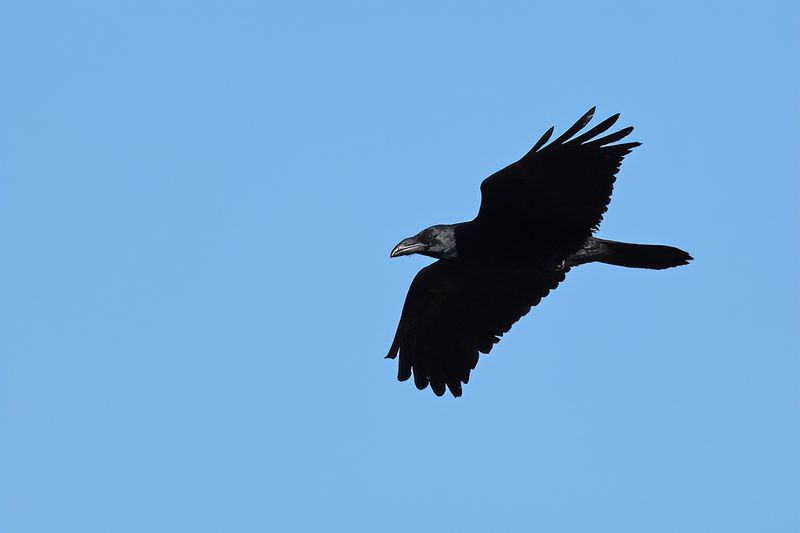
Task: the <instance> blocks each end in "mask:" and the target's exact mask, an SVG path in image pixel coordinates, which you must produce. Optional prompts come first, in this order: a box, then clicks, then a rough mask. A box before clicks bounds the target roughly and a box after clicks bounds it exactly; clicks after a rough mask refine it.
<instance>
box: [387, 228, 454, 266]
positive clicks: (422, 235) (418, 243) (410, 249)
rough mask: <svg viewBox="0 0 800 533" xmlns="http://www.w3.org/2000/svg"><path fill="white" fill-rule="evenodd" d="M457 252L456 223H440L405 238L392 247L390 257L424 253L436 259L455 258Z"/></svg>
mask: <svg viewBox="0 0 800 533" xmlns="http://www.w3.org/2000/svg"><path fill="white" fill-rule="evenodd" d="M456 252H457V251H456V231H455V225H447V224H439V225H437V226H431V227H430V228H426V229H424V230H422V231H420V232H419V233H417V234H416V235H414V236H413V237H409V238H408V239H403V240H402V241H400V243H399V244H398V245H397V246H395V247H394V249H392V253H390V254H389V257H398V256H401V255H411V254H422V255H427V256H430V257H435V258H436V259H454V258H455V257H457V253H456Z"/></svg>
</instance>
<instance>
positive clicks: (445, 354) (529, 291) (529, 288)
mask: <svg viewBox="0 0 800 533" xmlns="http://www.w3.org/2000/svg"><path fill="white" fill-rule="evenodd" d="M594 111H595V108H594V107H593V108H592V109H590V110H589V111H588V112H587V113H586V114H585V115H583V116H582V117H581V118H580V119H579V120H578V121H577V122H576V123H575V124H574V125H573V126H572V127H570V128H569V129H568V130H567V131H565V132H564V133H563V134H562V135H561V136H559V137H558V138H557V139H555V140H554V141H552V142H550V143H549V144H547V141H548V140H550V137H551V136H552V134H553V129H554V128H550V129H549V130H547V131H546V132H545V134H544V135H542V137H541V139H539V141H538V142H537V143H536V144H535V145H534V147H533V148H531V150H530V151H529V152H528V153H527V154H525V155H524V156H523V157H522V159H520V160H519V161H517V162H516V163H512V164H511V165H509V166H507V167H506V168H504V169H502V170H500V171H499V172H496V173H494V174H492V175H491V176H489V177H488V178H486V179H485V180H484V181H483V183H482V184H481V205H480V209H479V211H478V215H477V216H476V217H475V218H474V219H473V220H471V221H469V222H462V223H459V224H439V225H436V226H431V227H429V228H427V229H424V230H422V231H421V232H419V233H418V234H417V235H415V236H413V237H410V238H408V239H404V240H402V241H401V242H400V243H399V244H398V245H397V246H395V247H394V249H393V250H392V252H391V254H390V257H398V256H401V255H410V254H422V255H427V256H430V257H433V258H436V259H438V261H436V262H435V263H433V264H431V265H428V266H427V267H425V268H423V269H422V270H420V271H419V272H418V273H417V275H416V277H415V278H414V281H413V282H412V283H411V287H410V288H409V290H408V295H407V296H406V301H405V304H404V305H403V311H402V313H401V316H400V323H399V325H398V326H397V333H396V334H395V337H394V341H393V342H392V346H391V348H390V349H389V355H387V356H386V357H387V358H389V359H395V358H398V357H399V360H398V372H397V379H399V380H400V381H406V380H407V379H409V378H410V377H411V376H412V374H413V376H414V384H415V385H416V386H417V388H418V389H420V390H422V389H425V388H426V387H427V386H428V385H429V384H430V386H431V389H432V390H433V392H434V393H435V394H436V395H437V396H442V395H443V394H444V393H445V387H447V389H450V392H451V393H452V395H453V396H456V397H458V396H461V393H462V383H463V384H466V383H467V382H469V377H470V372H471V371H472V370H473V369H474V368H475V365H477V364H478V358H479V354H480V353H484V354H488V353H489V352H490V351H491V350H492V347H493V346H494V345H495V344H497V343H498V342H499V341H500V337H501V336H502V335H503V334H504V333H507V332H508V331H509V330H510V329H511V326H512V324H514V323H515V322H516V321H517V320H519V319H520V318H521V317H523V316H525V315H526V314H527V313H528V311H530V309H531V307H533V306H535V305H536V304H538V303H539V302H540V301H541V299H542V298H544V297H545V296H547V295H548V294H549V293H550V291H551V290H553V289H555V288H556V287H557V286H558V284H559V283H561V282H562V281H564V277H565V275H566V274H567V272H568V271H569V270H570V268H572V267H574V266H577V265H582V264H585V263H592V262H595V261H598V262H601V263H607V264H610V265H618V266H623V267H630V268H650V269H656V270H660V269H664V268H670V267H675V266H679V265H685V264H687V263H688V262H689V261H690V260H691V259H692V257H691V256H690V255H689V254H688V253H686V252H684V251H683V250H680V249H678V248H673V247H671V246H660V245H651V244H629V243H623V242H616V241H608V240H604V239H598V238H596V237H593V236H592V234H593V233H594V232H595V231H597V229H598V227H599V225H600V222H601V221H602V219H603V214H604V213H605V212H606V209H607V208H608V204H609V201H610V200H611V192H612V189H613V184H614V180H615V176H616V174H617V172H618V171H619V167H620V164H621V163H622V160H623V158H624V157H625V156H626V155H627V154H628V153H630V151H631V150H632V149H633V148H635V147H637V146H639V144H640V143H638V142H626V143H617V142H618V141H620V140H621V139H623V138H625V137H627V136H628V135H629V134H630V133H631V131H633V128H632V127H628V128H624V129H621V130H619V131H616V132H614V133H610V134H605V133H606V131H608V130H609V129H610V128H611V127H612V126H613V125H614V123H615V122H616V121H617V119H618V118H619V114H616V115H614V116H612V117H609V118H608V119H606V120H604V121H602V122H600V123H599V124H597V125H596V126H594V127H592V128H591V129H589V130H587V131H585V132H583V133H580V134H579V135H577V136H576V134H578V133H579V132H581V130H582V129H583V128H584V127H585V126H586V125H587V124H588V123H589V121H590V120H591V119H592V116H593V115H594ZM603 134H605V135H603ZM601 135H602V136H601ZM615 143H617V144H615Z"/></svg>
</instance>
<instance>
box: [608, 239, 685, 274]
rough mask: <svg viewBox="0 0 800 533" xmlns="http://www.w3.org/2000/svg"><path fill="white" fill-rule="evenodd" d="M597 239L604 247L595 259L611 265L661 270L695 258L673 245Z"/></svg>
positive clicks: (683, 263)
mask: <svg viewBox="0 0 800 533" xmlns="http://www.w3.org/2000/svg"><path fill="white" fill-rule="evenodd" d="M595 240H596V241H597V243H598V244H600V245H601V249H602V253H599V254H597V256H596V257H595V261H600V262H601V263H607V264H609V265H617V266H623V267H629V268H652V269H655V270H661V269H664V268H670V267H676V266H681V265H686V264H688V263H689V261H691V260H692V259H693V258H692V256H691V255H689V254H688V253H686V252H684V251H683V250H681V249H679V248H673V247H672V246H662V245H658V244H630V243H627V242H617V241H606V240H604V239H595Z"/></svg>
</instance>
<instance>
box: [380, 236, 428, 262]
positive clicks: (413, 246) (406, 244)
mask: <svg viewBox="0 0 800 533" xmlns="http://www.w3.org/2000/svg"><path fill="white" fill-rule="evenodd" d="M426 248H427V247H426V246H425V245H424V244H422V243H421V242H419V241H418V240H416V238H414V237H409V238H408V239H403V240H402V241H400V244H398V245H397V246H395V247H394V248H393V249H392V253H390V254H389V257H399V256H401V255H411V254H416V253H419V252H422V251H424V250H425V249H426Z"/></svg>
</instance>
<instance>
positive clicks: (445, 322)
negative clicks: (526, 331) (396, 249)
mask: <svg viewBox="0 0 800 533" xmlns="http://www.w3.org/2000/svg"><path fill="white" fill-rule="evenodd" d="M565 274H566V271H561V272H553V271H550V272H544V271H540V270H537V269H533V268H527V267H526V268H508V267H500V266H495V267H489V266H478V265H474V264H465V263H464V262H461V261H448V260H441V261H437V262H435V263H433V264H431V265H429V266H427V267H425V268H423V269H422V270H420V271H419V273H418V274H417V275H416V277H415V278H414V281H413V282H412V283H411V287H410V289H409V290H408V295H407V296H406V301H405V304H404V305H403V312H402V315H401V317H400V324H399V325H398V327H397V333H396V335H395V338H394V342H393V343H392V347H391V348H390V350H389V355H387V357H388V358H390V359H394V358H395V357H397V356H398V354H399V356H400V359H399V364H398V372H397V379H399V380H400V381H405V380H407V379H409V378H410V377H411V375H412V373H413V375H414V383H415V384H416V386H417V388H418V389H420V390H422V389H424V388H425V387H427V386H428V383H430V385H431V388H432V389H433V392H434V393H435V394H436V395H437V396H441V395H442V394H444V392H445V385H446V386H447V388H449V389H450V392H451V393H452V394H453V396H456V397H457V396H461V392H462V391H461V384H462V383H467V382H468V381H469V375H470V372H471V371H472V369H474V368H475V365H477V364H478V357H479V352H481V353H485V354H486V353H489V351H490V350H491V349H492V346H493V345H494V344H496V343H497V342H499V341H500V337H501V336H502V335H503V334H504V333H506V332H507V331H508V330H510V329H511V326H512V324H514V323H515V322H516V321H517V320H519V319H520V318H521V317H522V316H524V315H525V314H527V313H528V311H530V308H531V307H533V306H535V305H536V304H538V303H539V302H540V301H541V299H542V298H544V297H545V296H547V294H548V293H549V292H550V291H551V290H552V289H555V288H556V287H557V286H558V284H559V283H560V282H561V281H563V280H564V275H565Z"/></svg>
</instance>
